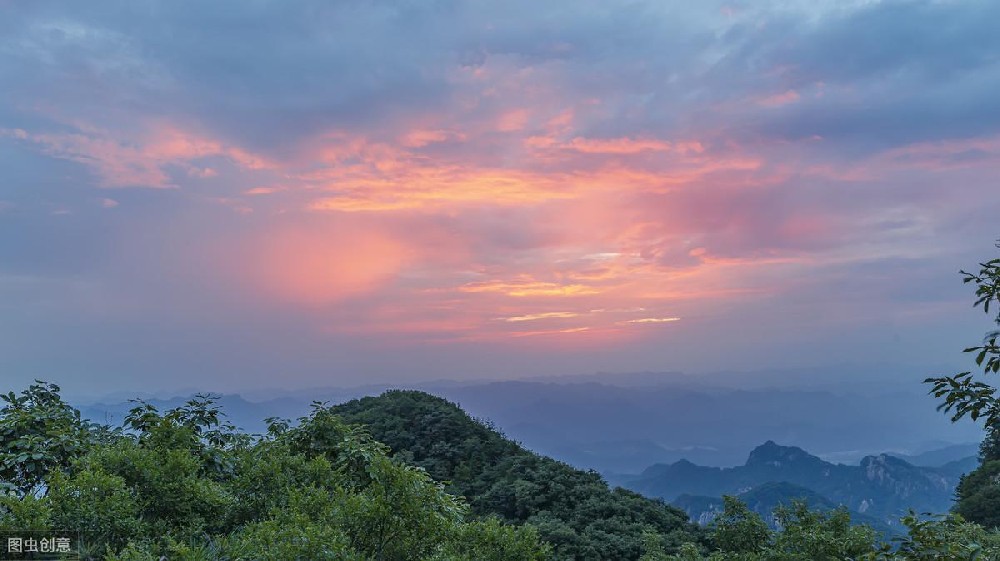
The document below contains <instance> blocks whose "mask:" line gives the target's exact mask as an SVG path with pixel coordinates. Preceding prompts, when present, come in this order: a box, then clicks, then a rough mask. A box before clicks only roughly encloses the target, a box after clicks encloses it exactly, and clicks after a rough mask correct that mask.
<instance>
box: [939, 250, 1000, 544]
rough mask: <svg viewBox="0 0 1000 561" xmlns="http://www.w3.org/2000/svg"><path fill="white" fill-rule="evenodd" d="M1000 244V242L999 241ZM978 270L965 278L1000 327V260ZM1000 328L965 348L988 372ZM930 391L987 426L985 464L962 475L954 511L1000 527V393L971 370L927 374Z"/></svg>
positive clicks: (994, 366)
mask: <svg viewBox="0 0 1000 561" xmlns="http://www.w3.org/2000/svg"><path fill="white" fill-rule="evenodd" d="M997 247H1000V242H998V243H997ZM979 266H980V269H979V272H978V273H975V274H973V273H967V272H965V271H962V274H963V275H965V278H964V281H965V282H966V283H973V284H974V285H975V286H976V293H975V295H976V300H975V302H974V306H975V307H980V306H981V307H982V309H983V312H985V313H986V314H990V309H991V306H992V307H993V308H994V309H995V310H996V316H995V318H994V322H995V323H996V324H998V325H1000V258H996V259H991V260H989V261H986V262H984V263H980V264H979ZM998 339H1000V331H993V332H990V333H987V334H986V337H985V338H984V341H983V344H981V345H977V346H975V347H969V348H967V349H965V352H967V353H973V354H975V363H976V365H977V366H979V367H980V368H981V369H982V372H983V374H984V375H992V374H997V373H998V372H1000V344H998V343H997V341H998ZM925 382H926V383H929V384H931V393H932V394H933V395H934V396H935V397H937V398H940V399H941V400H942V401H941V404H940V406H939V407H938V408H939V409H943V410H944V411H945V412H948V413H951V419H952V421H957V420H959V419H961V418H962V417H965V416H966V415H968V416H969V417H971V418H972V419H973V420H979V419H982V420H983V421H984V424H985V427H986V438H985V439H984V440H983V444H982V446H981V447H980V456H981V460H982V462H983V463H982V465H981V466H980V467H979V468H978V469H976V471H973V472H972V473H970V474H968V475H966V476H965V477H963V478H962V481H961V482H960V483H959V485H958V489H957V491H956V494H957V498H958V500H957V502H956V504H955V508H954V510H955V512H958V513H960V514H962V515H963V516H965V517H967V518H968V520H970V521H972V522H977V523H980V524H983V525H985V526H988V527H997V526H1000V514H998V513H1000V479H998V476H997V471H998V468H997V465H998V464H997V463H996V462H997V461H998V460H1000V397H998V394H997V392H998V388H997V387H996V386H994V385H991V384H988V383H986V382H983V381H980V380H978V379H976V377H975V376H974V375H973V373H972V372H971V371H969V372H961V373H959V374H956V375H954V376H945V377H940V378H928V379H927V380H925Z"/></svg>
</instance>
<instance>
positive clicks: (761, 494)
mask: <svg viewBox="0 0 1000 561" xmlns="http://www.w3.org/2000/svg"><path fill="white" fill-rule="evenodd" d="M738 496H739V499H740V500H741V501H743V502H744V503H746V505H747V506H748V507H749V508H750V510H752V511H754V512H756V513H757V514H759V515H760V516H761V518H763V519H764V520H765V521H767V522H768V524H769V525H770V526H771V527H772V528H775V529H776V528H777V525H776V521H775V519H774V510H775V509H776V508H778V507H779V506H782V505H784V506H791V505H792V504H793V502H794V501H803V502H805V503H806V504H807V505H809V508H810V509H813V510H820V511H829V510H833V509H835V508H837V507H838V506H839V505H837V504H836V503H834V502H833V501H831V500H830V499H828V498H826V497H824V496H822V495H820V494H819V493H817V492H816V491H813V490H812V489H807V488H805V487H801V486H799V485H794V484H792V483H785V482H781V483H765V484H763V485H759V486H757V487H754V488H753V489H750V490H749V491H747V492H745V493H742V494H740V495H738ZM671 504H672V505H674V506H676V507H677V508H680V509H682V510H683V511H684V512H686V513H687V514H688V516H689V517H690V518H691V519H692V520H694V521H695V522H697V523H698V524H700V525H702V526H705V525H708V524H710V523H711V522H712V521H713V520H715V517H716V516H718V515H719V513H721V512H722V509H723V501H722V497H703V496H698V495H681V496H680V497H677V499H675V500H674V501H672V502H671ZM850 514H851V522H852V523H856V524H866V525H868V526H871V527H872V528H875V529H876V530H879V531H881V532H883V533H885V534H889V533H891V529H890V528H889V526H887V525H886V524H885V523H883V522H882V521H881V520H878V519H876V518H872V517H871V516H866V515H864V514H861V513H859V512H851V513H850Z"/></svg>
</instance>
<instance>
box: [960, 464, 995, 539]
mask: <svg viewBox="0 0 1000 561" xmlns="http://www.w3.org/2000/svg"><path fill="white" fill-rule="evenodd" d="M956 493H957V495H958V501H957V503H956V504H955V512H957V513H958V514H961V515H962V516H963V517H964V518H966V519H967V520H974V521H975V522H976V523H978V524H981V525H983V526H985V527H987V528H997V527H1000V508H998V507H1000V460H990V461H986V462H983V464H982V465H981V466H979V468H978V469H976V470H975V471H973V472H972V473H969V474H967V475H965V476H964V477H963V478H962V481H961V483H959V484H958V489H957V490H956Z"/></svg>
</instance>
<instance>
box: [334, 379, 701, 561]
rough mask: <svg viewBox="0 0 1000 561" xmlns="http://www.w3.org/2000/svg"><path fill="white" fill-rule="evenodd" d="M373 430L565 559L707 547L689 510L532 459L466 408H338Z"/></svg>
mask: <svg viewBox="0 0 1000 561" xmlns="http://www.w3.org/2000/svg"><path fill="white" fill-rule="evenodd" d="M333 411H334V412H336V413H337V414H338V415H339V416H341V417H342V418H343V419H345V420H346V421H348V422H351V423H358V424H363V425H365V426H367V427H368V428H369V429H370V430H371V431H372V434H373V435H374V436H375V437H376V438H377V439H378V440H379V441H381V442H384V443H386V444H388V445H389V447H390V448H391V449H392V450H394V451H395V453H396V458H397V459H400V460H403V461H406V462H408V463H413V464H415V465H418V466H420V467H422V468H424V469H426V470H427V472H428V473H429V474H430V475H431V476H432V477H433V478H434V479H435V480H438V481H446V482H447V487H446V488H447V490H448V491H450V492H452V493H455V494H457V495H460V496H463V497H465V498H466V499H467V500H468V501H469V504H470V506H471V509H472V513H473V514H474V515H476V516H497V517H499V518H500V519H501V520H503V521H505V522H508V523H514V524H525V523H528V524H531V525H532V526H534V527H535V528H537V530H538V533H539V535H540V536H541V537H542V539H544V540H545V541H546V542H548V543H550V544H552V546H553V552H554V555H555V557H556V558H557V559H594V560H603V559H617V560H627V559H638V558H639V557H640V556H641V555H642V551H643V539H644V535H646V534H648V533H653V534H655V535H657V536H659V539H660V540H661V541H662V543H663V544H664V547H666V548H667V549H668V550H671V551H673V550H676V549H677V548H678V547H679V546H680V545H681V544H682V543H684V542H685V541H702V540H704V536H703V533H702V531H701V530H700V529H699V528H697V527H695V526H693V525H692V524H690V523H689V522H688V521H687V516H686V515H685V514H684V513H683V512H682V511H680V510H678V509H676V508H674V507H671V506H669V505H666V504H665V503H663V502H662V501H658V500H651V499H648V498H645V497H643V496H641V495H639V494H637V493H634V492H631V491H627V490H624V489H620V488H618V489H609V488H608V485H607V483H606V482H605V481H604V480H603V479H602V478H601V476H600V475H599V474H597V473H596V472H587V471H582V470H578V469H575V468H573V467H571V466H569V465H566V464H564V463H562V462H557V461H555V460H553V459H551V458H546V457H543V456H539V455H537V454H534V453H532V452H530V451H528V450H525V449H524V448H522V447H521V446H520V445H518V444H517V443H515V442H512V441H511V440H509V439H507V438H505V437H504V436H503V435H502V434H500V433H498V432H497V431H496V430H495V429H494V428H492V427H491V426H489V424H488V423H485V422H482V421H478V420H474V419H472V418H470V417H469V416H468V415H467V414H466V413H465V412H464V411H462V410H461V409H460V408H459V407H457V406H456V405H454V404H452V403H449V402H448V401H446V400H443V399H440V398H437V397H434V396H431V395H428V394H425V393H422V392H417V391H390V392H386V393H384V394H383V395H381V396H379V397H376V398H365V399H361V400H355V401H352V402H348V403H345V404H343V405H338V406H336V407H334V408H333Z"/></svg>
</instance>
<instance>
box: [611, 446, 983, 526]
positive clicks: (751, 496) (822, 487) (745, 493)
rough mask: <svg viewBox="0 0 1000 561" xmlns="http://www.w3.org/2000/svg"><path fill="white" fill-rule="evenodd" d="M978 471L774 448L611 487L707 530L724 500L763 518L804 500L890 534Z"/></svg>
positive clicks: (971, 462) (941, 506)
mask: <svg viewBox="0 0 1000 561" xmlns="http://www.w3.org/2000/svg"><path fill="white" fill-rule="evenodd" d="M977 465H978V459H977V458H976V457H975V456H972V457H968V458H964V459H961V460H956V461H951V462H948V463H946V464H944V465H941V466H934V467H926V466H915V465H913V464H911V463H909V462H907V461H905V460H903V459H901V458H897V457H895V456H891V455H888V454H880V455H877V456H867V457H865V458H863V459H862V460H861V462H860V463H859V464H858V465H844V464H834V463H830V462H826V461H824V460H822V459H820V458H818V457H816V456H813V455H812V454H809V453H808V452H806V451H805V450H803V449H801V448H798V447H794V446H780V445H778V444H776V443H774V442H771V441H768V442H766V443H764V444H763V445H761V446H758V447H757V448H755V449H754V450H753V451H752V452H751V453H750V455H749V457H748V458H747V460H746V462H745V463H744V464H743V465H742V466H737V467H731V468H717V467H707V466H699V465H695V464H693V463H691V462H689V461H687V460H681V461H678V462H675V463H673V464H669V465H667V464H657V465H654V466H650V467H649V468H647V469H646V470H644V471H643V472H642V473H641V474H639V475H636V476H617V477H610V478H609V480H610V482H611V483H613V484H619V485H622V486H624V487H626V488H628V489H632V490H634V491H638V492H640V493H642V494H644V495H646V496H649V497H660V498H663V499H665V500H667V501H670V502H671V503H673V504H674V505H675V506H678V507H680V508H683V509H684V510H685V511H687V513H688V515H689V516H691V518H692V519H693V520H696V521H700V522H702V523H704V522H706V521H708V520H710V519H711V518H712V517H713V516H714V514H715V513H716V512H717V511H718V510H719V509H720V508H721V504H722V501H721V497H722V496H723V495H737V496H740V497H741V498H743V499H744V501H745V502H747V503H748V504H749V505H750V506H751V508H755V509H757V510H758V511H759V512H761V513H762V514H765V515H767V514H768V513H770V512H771V511H772V510H773V508H774V506H776V505H777V504H778V503H780V502H784V503H785V504H789V503H790V501H791V499H793V498H806V499H808V500H809V502H810V503H815V506H818V507H833V506H839V505H844V506H846V507H847V508H848V509H849V510H851V511H852V512H854V513H855V514H856V515H859V516H855V518H856V519H858V520H862V521H863V520H865V519H866V518H868V519H874V520H875V521H877V522H878V523H879V524H882V525H885V526H886V527H891V526H893V525H895V524H897V523H898V519H899V517H900V516H902V515H903V514H906V512H907V510H909V509H913V510H915V511H917V512H918V513H920V512H945V511H947V510H948V509H949V508H950V506H951V502H952V499H953V498H954V492H955V486H956V485H957V484H958V480H959V478H960V477H961V476H962V475H963V474H964V473H967V472H969V471H972V470H973V469H974V468H975V467H976V466H977ZM765 518H766V516H765Z"/></svg>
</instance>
